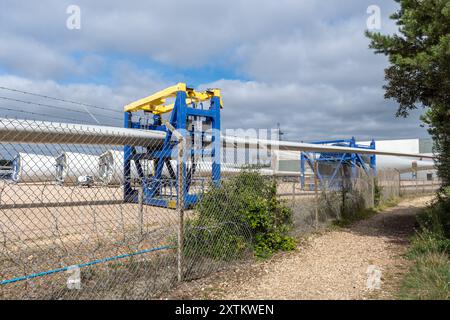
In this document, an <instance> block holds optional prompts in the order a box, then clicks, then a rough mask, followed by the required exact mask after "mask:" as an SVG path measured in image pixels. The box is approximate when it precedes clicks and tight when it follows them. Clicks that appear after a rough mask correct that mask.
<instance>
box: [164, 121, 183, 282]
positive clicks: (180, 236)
mask: <svg viewBox="0 0 450 320" xmlns="http://www.w3.org/2000/svg"><path fill="white" fill-rule="evenodd" d="M162 123H163V124H164V125H165V126H166V127H167V128H168V129H169V130H170V132H172V134H173V135H174V136H175V138H176V139H177V140H178V159H177V160H178V161H177V162H178V168H177V169H178V177H177V180H178V181H177V194H178V202H177V211H178V235H177V280H178V282H181V281H183V265H184V263H183V262H184V261H183V260H184V259H183V256H184V254H183V247H184V190H185V187H184V174H185V167H184V165H185V164H184V148H185V145H184V144H185V139H184V136H183V135H182V134H181V133H180V132H178V131H177V130H176V129H175V128H174V127H173V126H172V124H171V123H170V122H168V121H167V120H163V121H162Z"/></svg>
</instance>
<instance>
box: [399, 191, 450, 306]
mask: <svg viewBox="0 0 450 320" xmlns="http://www.w3.org/2000/svg"><path fill="white" fill-rule="evenodd" d="M440 201H442V200H440ZM448 214H449V212H448V203H447V204H445V203H442V202H439V201H438V202H436V203H434V204H433V205H432V206H430V207H429V208H427V209H425V210H424V212H423V213H422V214H420V215H419V216H418V222H419V226H420V229H419V232H418V233H417V234H416V235H415V236H414V237H413V239H412V241H411V246H410V248H409V251H408V253H407V257H408V258H409V259H411V260H413V262H414V264H413V265H412V267H411V268H410V269H409V271H408V273H407V274H406V275H405V277H404V279H403V281H402V284H401V288H400V290H399V293H398V298H399V299H404V300H450V238H449V237H448V220H447V219H448Z"/></svg>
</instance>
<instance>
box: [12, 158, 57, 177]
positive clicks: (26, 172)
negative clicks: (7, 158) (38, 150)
mask: <svg viewBox="0 0 450 320" xmlns="http://www.w3.org/2000/svg"><path fill="white" fill-rule="evenodd" d="M55 164H56V162H55V158H54V157H53V156H47V155H42V154H29V153H22V152H21V153H19V154H18V155H17V156H16V157H15V158H14V160H13V161H12V175H11V179H12V180H13V181H14V182H49V181H55V177H56V167H55Z"/></svg>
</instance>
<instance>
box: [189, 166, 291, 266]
mask: <svg viewBox="0 0 450 320" xmlns="http://www.w3.org/2000/svg"><path fill="white" fill-rule="evenodd" d="M194 211H195V213H196V215H195V217H194V218H192V219H190V220H189V221H188V223H187V224H186V230H185V239H184V246H185V248H184V250H185V254H186V255H189V256H191V257H192V256H194V257H195V256H203V257H210V258H213V259H222V260H230V259H238V258H241V257H242V256H243V255H244V254H245V253H246V252H248V251H253V252H254V254H255V256H257V257H261V258H265V257H268V256H270V255H271V254H272V253H273V252H276V251H278V250H292V249H294V248H295V242H294V240H293V239H292V238H291V237H289V236H288V235H287V234H288V231H289V229H290V226H291V224H292V211H291V210H290V209H289V208H288V207H286V206H285V205H284V204H283V202H282V201H281V200H279V199H278V198H277V196H276V184H275V182H273V181H271V180H268V179H267V178H265V177H263V176H261V175H260V174H259V173H258V172H257V171H256V170H250V169H247V170H244V171H242V172H241V173H240V174H239V175H237V176H235V177H232V178H230V179H228V180H225V181H223V182H222V184H221V185H220V186H214V185H211V187H210V188H209V190H208V192H206V193H205V194H204V195H203V197H202V199H201V201H200V202H199V203H198V205H197V206H196V207H195V209H194Z"/></svg>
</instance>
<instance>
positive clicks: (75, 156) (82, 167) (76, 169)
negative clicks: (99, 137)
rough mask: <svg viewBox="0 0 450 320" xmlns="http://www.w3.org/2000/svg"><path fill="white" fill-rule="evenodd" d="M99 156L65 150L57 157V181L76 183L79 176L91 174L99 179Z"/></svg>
mask: <svg viewBox="0 0 450 320" xmlns="http://www.w3.org/2000/svg"><path fill="white" fill-rule="evenodd" d="M98 162H99V159H98V156H96V155H91V154H84V153H76V152H64V153H62V154H61V155H59V156H58V157H56V181H57V182H58V183H61V184H76V183H77V181H78V177H80V176H91V177H93V178H94V180H96V179H98Z"/></svg>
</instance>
